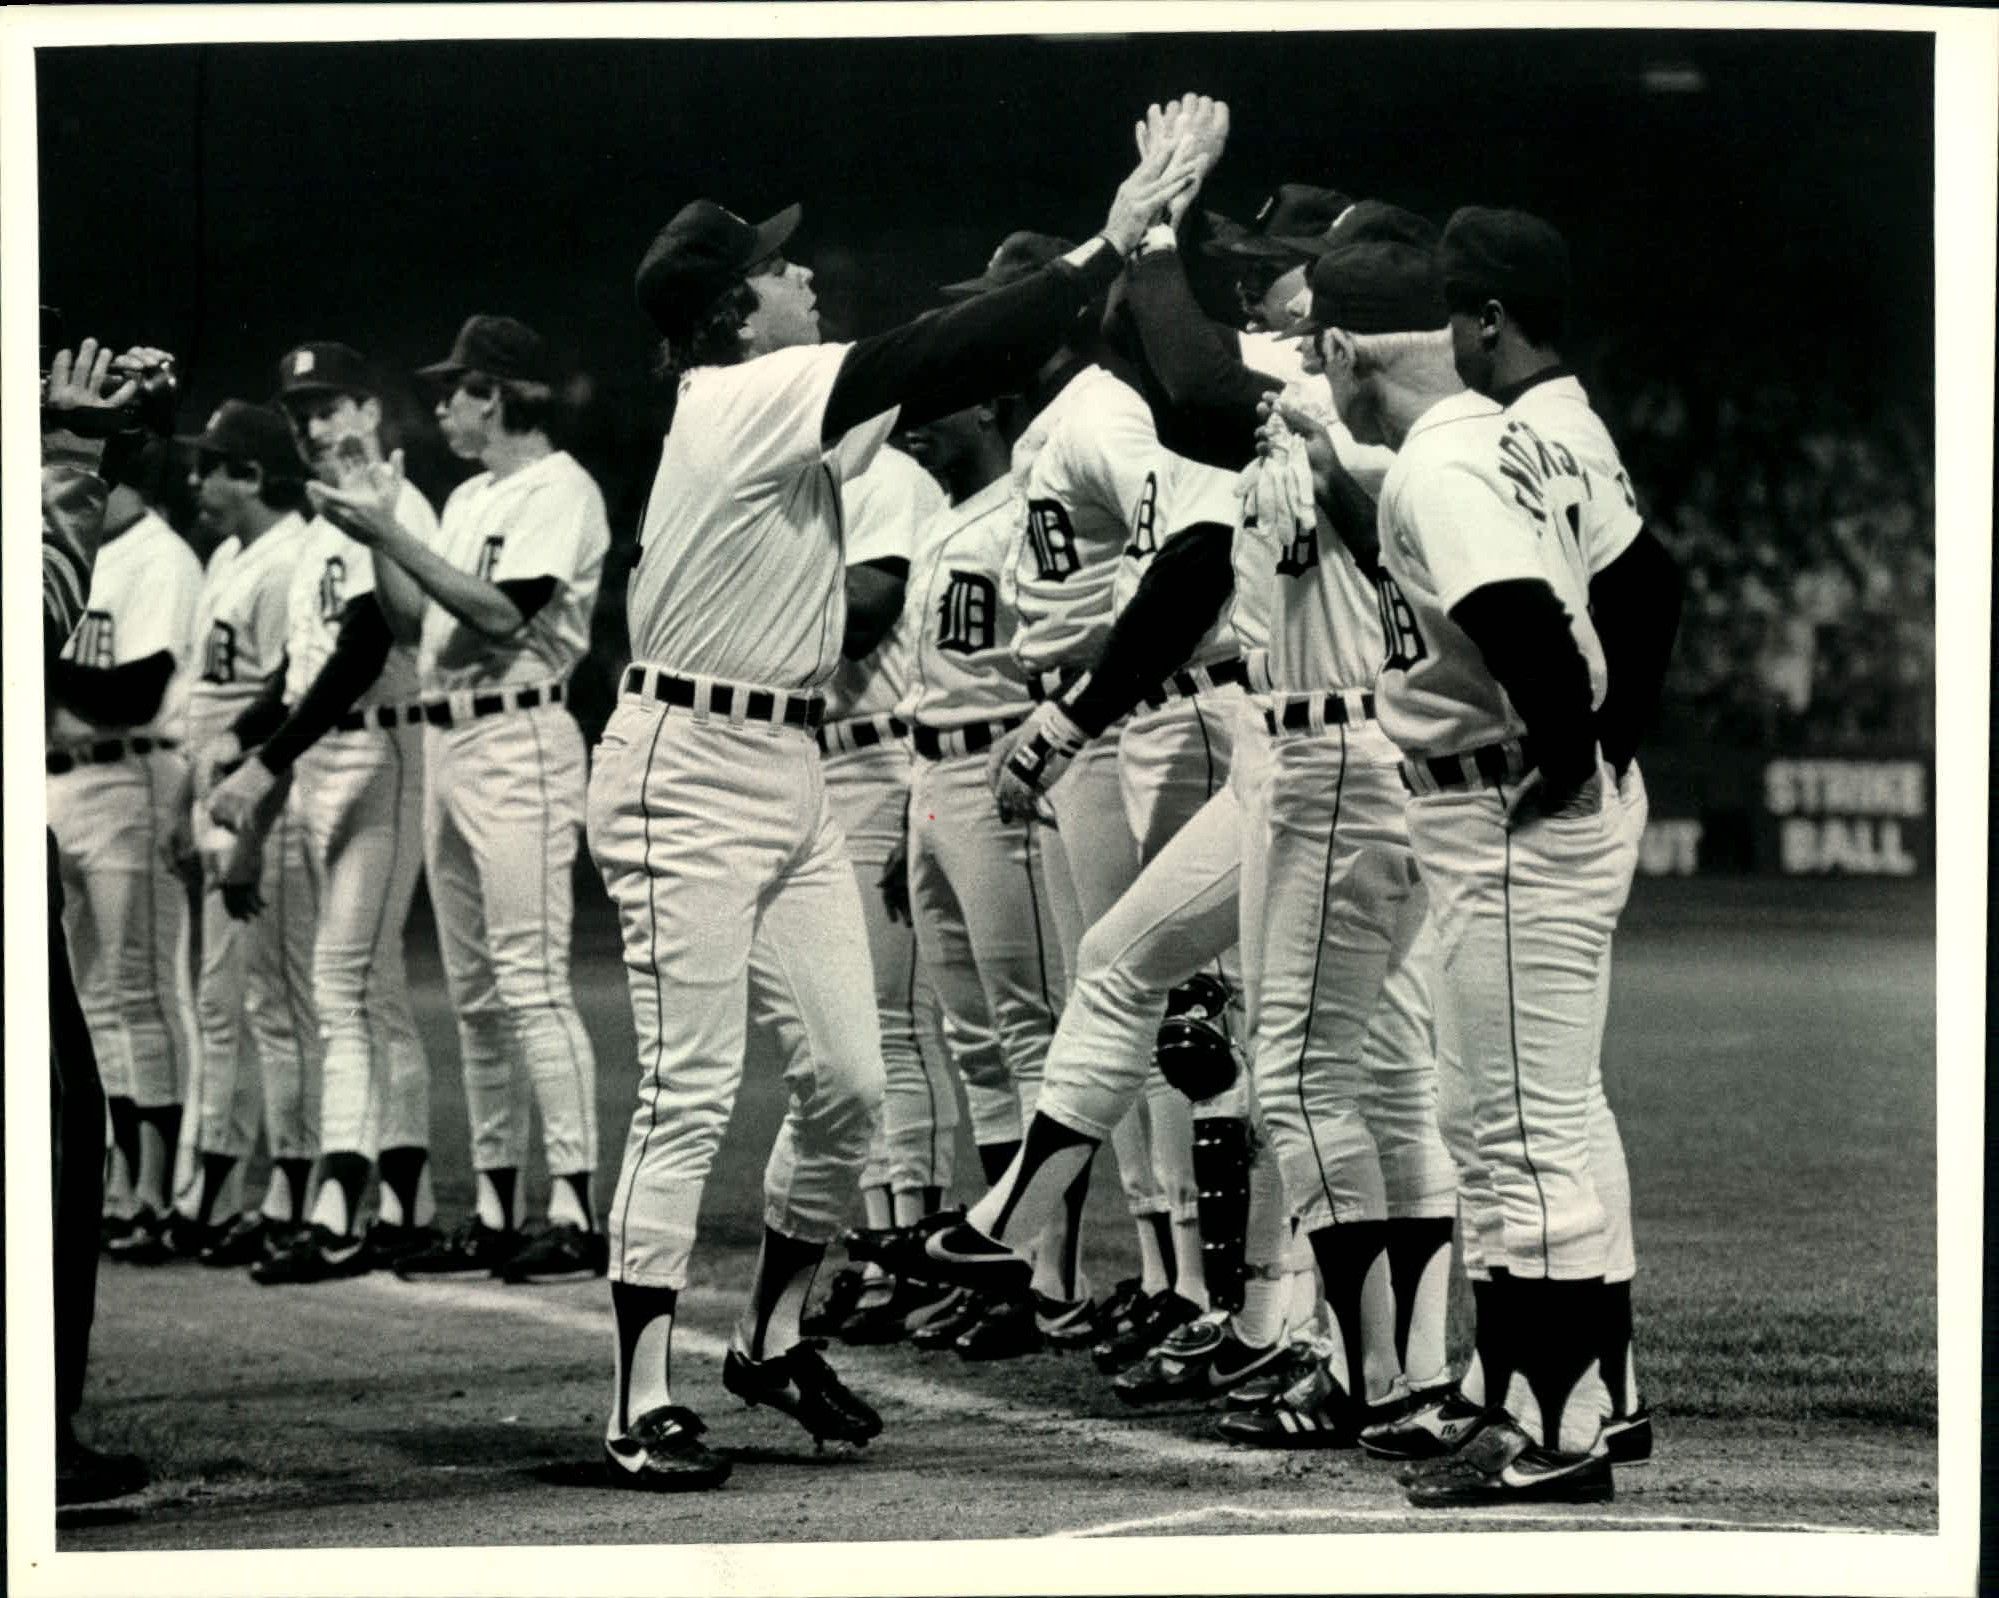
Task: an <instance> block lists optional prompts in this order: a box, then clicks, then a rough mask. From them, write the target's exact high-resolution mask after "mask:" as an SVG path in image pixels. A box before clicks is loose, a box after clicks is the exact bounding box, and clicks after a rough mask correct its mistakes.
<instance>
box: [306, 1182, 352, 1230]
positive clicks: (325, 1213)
mask: <svg viewBox="0 0 1999 1598" xmlns="http://www.w3.org/2000/svg"><path fill="white" fill-rule="evenodd" d="M309 1219H310V1220H311V1221H312V1223H313V1225H315V1226H323V1227H325V1228H326V1229H327V1230H328V1231H329V1232H331V1233H333V1235H334V1236H335V1237H345V1236H346V1235H347V1226H348V1214H347V1194H346V1191H345V1189H343V1188H342V1187H341V1185H340V1184H339V1183H338V1182H336V1181H334V1180H333V1179H332V1178H331V1177H328V1178H327V1179H326V1180H325V1181H323V1182H321V1183H320V1184H319V1191H318V1192H317V1193H316V1194H314V1195H313V1200H312V1215H311V1216H310V1217H309Z"/></svg>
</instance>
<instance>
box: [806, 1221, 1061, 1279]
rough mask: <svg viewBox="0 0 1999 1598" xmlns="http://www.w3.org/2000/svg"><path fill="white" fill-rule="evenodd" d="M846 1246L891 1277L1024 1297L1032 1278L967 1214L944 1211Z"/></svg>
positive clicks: (855, 1238) (856, 1236) (860, 1236)
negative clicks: (978, 1227)
mask: <svg viewBox="0 0 1999 1598" xmlns="http://www.w3.org/2000/svg"><path fill="white" fill-rule="evenodd" d="M845 1242H846V1245H847V1252H848V1253H849V1254H851V1255H852V1256H853V1257H854V1258H855V1259H859V1260H873V1261H874V1262H875V1264H877V1265H879V1266H881V1268H882V1269H883V1270H885V1271H887V1272H888V1273H889V1274H890V1275H891V1276H913V1277H915V1278H917V1279H918V1280H919V1281H928V1282H944V1283H947V1284H949V1285H951V1286H954V1287H974V1288H977V1289H979V1290H980V1291H981V1292H994V1293H1001V1294H1005V1295H1008V1296H1018V1295H1020V1294H1024V1293H1025V1292H1026V1291H1027V1286H1028V1282H1029V1280H1030V1278H1031V1276H1032V1268H1031V1267H1030V1266H1029V1265H1028V1263H1027V1261H1026V1260H1025V1259H1024V1258H1022V1257H1021V1256H1020V1255H1018V1254H1016V1253H1015V1252H1014V1251H1013V1250H1012V1249H1010V1248H1008V1247H1007V1246H1006V1245H1005V1244H1004V1243H995V1242H994V1241H993V1240H992V1239H991V1238H989V1237H987V1236H986V1235H985V1233H983V1232H981V1231H979V1230H978V1229H977V1228H976V1227H974V1226H972V1225H970V1224H968V1223H967V1222H966V1220H965V1215H964V1212H963V1211H962V1210H939V1211H938V1212H937V1213H936V1214H934V1215H926V1216H924V1217H923V1219H922V1220H920V1221H918V1222H916V1223H915V1224H914V1225H913V1226H891V1227H886V1228H880V1229H876V1230H873V1231H859V1232H849V1233H848V1234H847V1236H846V1238H845Z"/></svg>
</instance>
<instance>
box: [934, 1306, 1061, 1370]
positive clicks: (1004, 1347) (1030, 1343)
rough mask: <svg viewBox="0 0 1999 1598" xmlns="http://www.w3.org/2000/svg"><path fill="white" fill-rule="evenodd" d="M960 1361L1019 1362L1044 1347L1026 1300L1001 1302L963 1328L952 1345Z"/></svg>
mask: <svg viewBox="0 0 1999 1598" xmlns="http://www.w3.org/2000/svg"><path fill="white" fill-rule="evenodd" d="M951 1346H952V1347H953V1348H954V1349H956V1350H957V1351H958V1357H959V1358H960V1359H976V1360H986V1359H1018V1358H1019V1357H1020V1356H1021V1355H1023V1354H1038V1353H1040V1352H1041V1350H1042V1348H1043V1347H1044V1346H1045V1345H1044V1340H1043V1338H1042V1336H1041V1328H1040V1327H1039V1326H1037V1325H1036V1324H1035V1321H1034V1305H1033V1303H1032V1302H1031V1301H1030V1300H1027V1299H1013V1298H1009V1299H1003V1300H1001V1301H1000V1302H998V1303H996V1304H993V1305H991V1306H990V1307H989V1308H988V1309H987V1311H986V1313H985V1314H983V1315H981V1316H980V1317H979V1318H978V1319H977V1320H975V1321H974V1322H972V1324H971V1325H970V1326H968V1327H966V1328H965V1330H964V1331H963V1332H961V1333H960V1334H959V1336H958V1340H957V1341H956V1342H955V1343H953V1344H952V1345H951Z"/></svg>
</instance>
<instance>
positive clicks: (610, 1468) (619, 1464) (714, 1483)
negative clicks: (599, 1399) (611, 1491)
mask: <svg viewBox="0 0 1999 1598" xmlns="http://www.w3.org/2000/svg"><path fill="white" fill-rule="evenodd" d="M707 1429H708V1428H707V1426H705V1425H704V1424H703V1423H702V1420H701V1417H700V1416H699V1415H696V1414H695V1413H694V1411H693V1410H691V1409H683V1408H681V1407H680V1405H678V1404H662V1405H661V1406H660V1407H659V1408H658V1409H649V1410H647V1411H646V1412H645V1413H644V1414H643V1415H641V1416H639V1418H638V1419H637V1420H635V1421H633V1422H632V1423H631V1425H630V1426H629V1427H628V1428H626V1430H625V1431H624V1432H622V1433H621V1434H620V1435H618V1436H616V1437H611V1438H607V1439H606V1440H605V1442H604V1475H605V1476H606V1477H607V1478H608V1480H609V1482H610V1484H611V1485H612V1486H613V1487H632V1488H636V1489H638V1490H639V1491H640V1492H649V1493H690V1492H700V1491H702V1490H704V1489H706V1488H710V1487H719V1486H721V1485H722V1483H723V1482H725V1481H727V1480H728V1479H729V1472H730V1471H731V1470H732V1469H733V1468H734V1467H733V1465H732V1464H731V1463H730V1461H728V1460H727V1459H724V1458H723V1457H722V1456H721V1455H720V1454H718V1453H716V1452H715V1451H714V1450H713V1449H711V1448H709V1447H708V1446H707V1444H705V1443H703V1442H702V1441H701V1434H702V1433H703V1432H705V1431H706V1430H707Z"/></svg>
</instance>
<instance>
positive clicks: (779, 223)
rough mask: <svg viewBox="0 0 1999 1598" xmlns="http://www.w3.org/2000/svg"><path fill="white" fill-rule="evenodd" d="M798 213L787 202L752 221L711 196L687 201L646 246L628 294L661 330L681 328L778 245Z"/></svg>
mask: <svg viewBox="0 0 1999 1598" xmlns="http://www.w3.org/2000/svg"><path fill="white" fill-rule="evenodd" d="M803 214H804V212H803V211H802V209H801V208H800V207H799V206H796V205H787V206H786V207H785V208H784V209H783V210H782V211H779V212H778V213H777V214H776V215H775V216H772V217H767V218H765V220H763V221H761V222H758V223H755V224H751V223H749V222H745V221H744V220H743V219H742V218H741V217H739V216H738V215H736V213H735V212H734V211H731V210H730V209H728V207H726V206H722V205H717V204H716V203H715V202H714V201H713V200H692V201H689V202H688V203H687V204H686V205H683V206H682V207H681V208H680V210H679V211H678V212H676V213H675V215H674V218H673V220H672V221H671V222H669V223H667V224H666V226H665V227H663V228H661V229H660V230H659V232H658V233H656V234H654V235H653V241H652V243H651V244H649V245H648V246H646V253H645V258H644V259H643V260H641V261H640V262H639V269H638V271H637V272H635V273H634V274H633V276H632V297H633V298H634V299H635V300H637V301H638V307H639V309H640V310H641V311H642V312H644V313H645V315H646V316H647V318H649V319H650V320H651V322H652V325H653V326H654V327H656V328H658V329H659V331H660V332H662V333H667V334H672V333H680V332H685V331H686V330H687V329H688V328H689V327H691V326H692V325H693V323H694V320H695V318H696V317H698V316H700V314H701V313H702V312H703V311H705V310H707V309H708V307H709V306H711V305H713V304H714V303H715V301H716V300H718V299H720V298H721V296H722V292H723V290H725V289H727V288H728V287H729V285H730V284H732V283H734V282H736V281H737V280H738V279H739V278H741V277H743V276H744V274H745V273H747V272H748V271H749V269H750V268H751V267H753V266H755V265H756V264H757V262H759V261H763V260H768V259H769V258H770V257H771V256H773V255H775V254H777V252H778V251H779V250H781V249H783V248H784V244H785V241H786V240H787V239H789V238H790V237H791V235H792V233H793V232H794V231H796V229H797V227H798V221H799V218H800V217H801V216H802V215H803Z"/></svg>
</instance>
